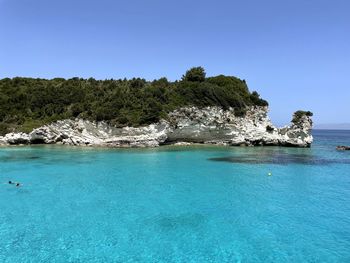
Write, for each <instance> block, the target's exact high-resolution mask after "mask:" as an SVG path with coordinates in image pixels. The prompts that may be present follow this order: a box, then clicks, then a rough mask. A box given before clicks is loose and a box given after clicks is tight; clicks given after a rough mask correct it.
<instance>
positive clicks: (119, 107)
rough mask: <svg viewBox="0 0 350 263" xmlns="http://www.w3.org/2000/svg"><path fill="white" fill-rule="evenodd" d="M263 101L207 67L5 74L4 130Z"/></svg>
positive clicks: (1, 93) (241, 110) (0, 101)
mask: <svg viewBox="0 0 350 263" xmlns="http://www.w3.org/2000/svg"><path fill="white" fill-rule="evenodd" d="M253 105H259V106H265V105H267V102H266V101H265V100H262V99H261V98H260V96H259V94H258V93H256V92H253V93H250V92H249V90H248V87H247V85H246V83H245V81H242V80H240V79H238V78H235V77H230V76H223V75H220V76H216V77H209V78H205V71H204V69H203V68H201V67H198V68H192V69H190V70H189V71H187V72H186V74H185V76H184V77H183V79H182V80H181V81H175V82H169V81H168V80H167V79H166V78H161V79H159V80H154V81H152V82H147V81H146V80H144V79H140V78H134V79H131V80H126V79H119V80H113V79H110V80H95V79H93V78H89V79H81V78H72V79H67V80H66V79H62V78H55V79H51V80H46V79H32V78H13V79H10V78H5V79H2V80H0V135H1V134H5V133H7V132H11V131H24V132H29V131H31V130H32V129H33V128H36V127H39V126H41V125H44V124H46V123H50V122H52V121H56V120H59V119H66V118H76V117H78V118H83V119H89V120H96V121H101V120H104V121H107V122H110V123H112V124H113V125H116V126H118V127H123V126H126V125H132V126H139V125H145V124H149V123H152V122H156V121H158V120H159V119H161V118H166V117H167V113H168V112H170V111H172V110H174V109H176V108H179V107H182V106H197V107H206V106H221V107H223V108H225V109H227V108H229V107H234V108H235V114H236V115H237V116H244V114H245V112H246V106H253Z"/></svg>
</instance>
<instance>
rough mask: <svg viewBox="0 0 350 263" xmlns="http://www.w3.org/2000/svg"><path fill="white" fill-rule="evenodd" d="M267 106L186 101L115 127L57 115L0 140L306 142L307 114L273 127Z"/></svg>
mask: <svg viewBox="0 0 350 263" xmlns="http://www.w3.org/2000/svg"><path fill="white" fill-rule="evenodd" d="M267 112H268V108H267V107H252V108H249V109H248V111H247V113H246V116H245V117H236V116H235V115H234V110H233V109H229V110H223V109H222V108H220V107H207V108H202V109H199V108H196V107H185V108H180V109H178V110H175V111H173V112H171V113H169V115H168V119H167V120H161V121H160V122H158V123H154V124H151V125H148V126H145V127H138V128H135V127H124V128H116V127H113V126H111V125H108V124H107V123H105V122H98V123H96V122H90V121H87V120H82V119H76V120H61V121H57V122H54V123H51V124H49V125H45V126H43V127H40V128H37V129H34V130H33V131H32V132H31V133H29V134H26V133H8V134H6V135H5V136H0V145H19V144H66V145H79V146H82V145H87V146H110V147H156V146H159V145H163V144H183V145H184V144H188V143H203V144H217V145H233V146H242V145H245V146H254V145H276V146H277V145H278V146H293V147H310V145H311V143H312V141H313V138H312V135H311V129H312V120H311V118H310V117H308V116H303V117H302V118H301V119H300V121H299V122H298V123H297V124H291V125H290V126H288V127H283V128H276V127H275V126H273V125H272V123H271V121H270V119H269V117H268V116H267Z"/></svg>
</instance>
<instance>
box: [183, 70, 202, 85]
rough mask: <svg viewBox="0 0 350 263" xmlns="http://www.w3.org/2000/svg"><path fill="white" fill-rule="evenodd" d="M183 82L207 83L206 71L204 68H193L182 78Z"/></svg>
mask: <svg viewBox="0 0 350 263" xmlns="http://www.w3.org/2000/svg"><path fill="white" fill-rule="evenodd" d="M182 80H183V81H194V82H203V81H205V70H204V68H202V67H195V68H191V69H190V70H187V71H186V74H185V75H184V76H182Z"/></svg>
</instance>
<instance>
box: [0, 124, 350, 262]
mask: <svg viewBox="0 0 350 263" xmlns="http://www.w3.org/2000/svg"><path fill="white" fill-rule="evenodd" d="M314 137H315V143H314V144H313V147H312V148H311V149H295V148H280V147H255V148H254V147H245V148H241V147H231V148H228V147H205V146H197V147H160V148H156V149H119V150H117V149H92V148H69V147H59V146H36V147H10V148H0V182H1V184H0V262H350V152H345V151H344V152H340V151H336V150H335V146H336V145H339V144H344V145H350V131H314ZM268 173H272V176H268ZM9 180H12V181H19V182H21V183H23V186H21V187H15V186H13V185H9V184H7V182H8V181H9Z"/></svg>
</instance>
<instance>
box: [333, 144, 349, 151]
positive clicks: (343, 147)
mask: <svg viewBox="0 0 350 263" xmlns="http://www.w3.org/2000/svg"><path fill="white" fill-rule="evenodd" d="M336 149H337V150H339V151H350V146H344V145H339V146H337V148H336Z"/></svg>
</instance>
